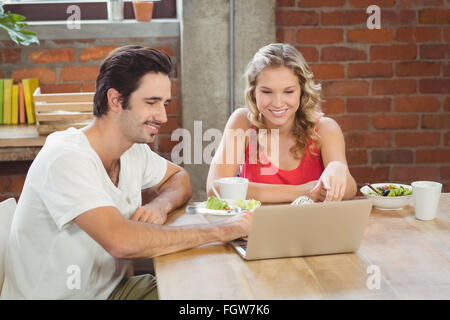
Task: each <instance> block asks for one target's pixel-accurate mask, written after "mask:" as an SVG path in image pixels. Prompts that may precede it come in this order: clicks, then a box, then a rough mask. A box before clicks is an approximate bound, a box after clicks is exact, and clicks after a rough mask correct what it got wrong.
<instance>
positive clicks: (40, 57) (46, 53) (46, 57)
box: [29, 48, 75, 63]
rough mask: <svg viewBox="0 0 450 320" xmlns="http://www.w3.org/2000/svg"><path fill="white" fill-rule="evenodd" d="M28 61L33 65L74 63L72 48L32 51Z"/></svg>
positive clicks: (73, 50)
mask: <svg viewBox="0 0 450 320" xmlns="http://www.w3.org/2000/svg"><path fill="white" fill-rule="evenodd" d="M29 59H30V60H31V61H33V62H34V63H57V62H73V61H75V49H74V48H58V49H44V50H37V51H33V52H31V53H30V55H29Z"/></svg>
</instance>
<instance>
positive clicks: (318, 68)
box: [311, 64, 345, 79]
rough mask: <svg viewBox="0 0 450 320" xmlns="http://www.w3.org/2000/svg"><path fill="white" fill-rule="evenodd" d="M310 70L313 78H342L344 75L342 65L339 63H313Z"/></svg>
mask: <svg viewBox="0 0 450 320" xmlns="http://www.w3.org/2000/svg"><path fill="white" fill-rule="evenodd" d="M311 70H312V72H313V74H314V78H315V79H342V78H344V77H345V72H344V66H343V65H339V64H314V65H311Z"/></svg>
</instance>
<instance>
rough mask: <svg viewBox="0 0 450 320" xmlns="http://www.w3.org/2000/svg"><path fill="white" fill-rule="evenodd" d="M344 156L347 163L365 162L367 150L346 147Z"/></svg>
mask: <svg viewBox="0 0 450 320" xmlns="http://www.w3.org/2000/svg"><path fill="white" fill-rule="evenodd" d="M345 156H346V158H347V163H348V164H349V165H357V164H366V163H367V151H366V150H359V149H350V150H349V149H347V150H345Z"/></svg>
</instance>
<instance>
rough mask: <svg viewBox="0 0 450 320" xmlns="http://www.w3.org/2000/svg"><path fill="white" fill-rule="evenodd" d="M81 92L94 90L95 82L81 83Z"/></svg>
mask: <svg viewBox="0 0 450 320" xmlns="http://www.w3.org/2000/svg"><path fill="white" fill-rule="evenodd" d="M81 91H82V92H94V91H95V82H88V83H83V84H82V85H81Z"/></svg>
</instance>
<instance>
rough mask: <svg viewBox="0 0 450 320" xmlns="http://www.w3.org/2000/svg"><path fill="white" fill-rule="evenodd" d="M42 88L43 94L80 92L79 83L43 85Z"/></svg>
mask: <svg viewBox="0 0 450 320" xmlns="http://www.w3.org/2000/svg"><path fill="white" fill-rule="evenodd" d="M40 87H41V92H42V93H68V92H80V84H79V83H58V84H43V85H41V86H40Z"/></svg>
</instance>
